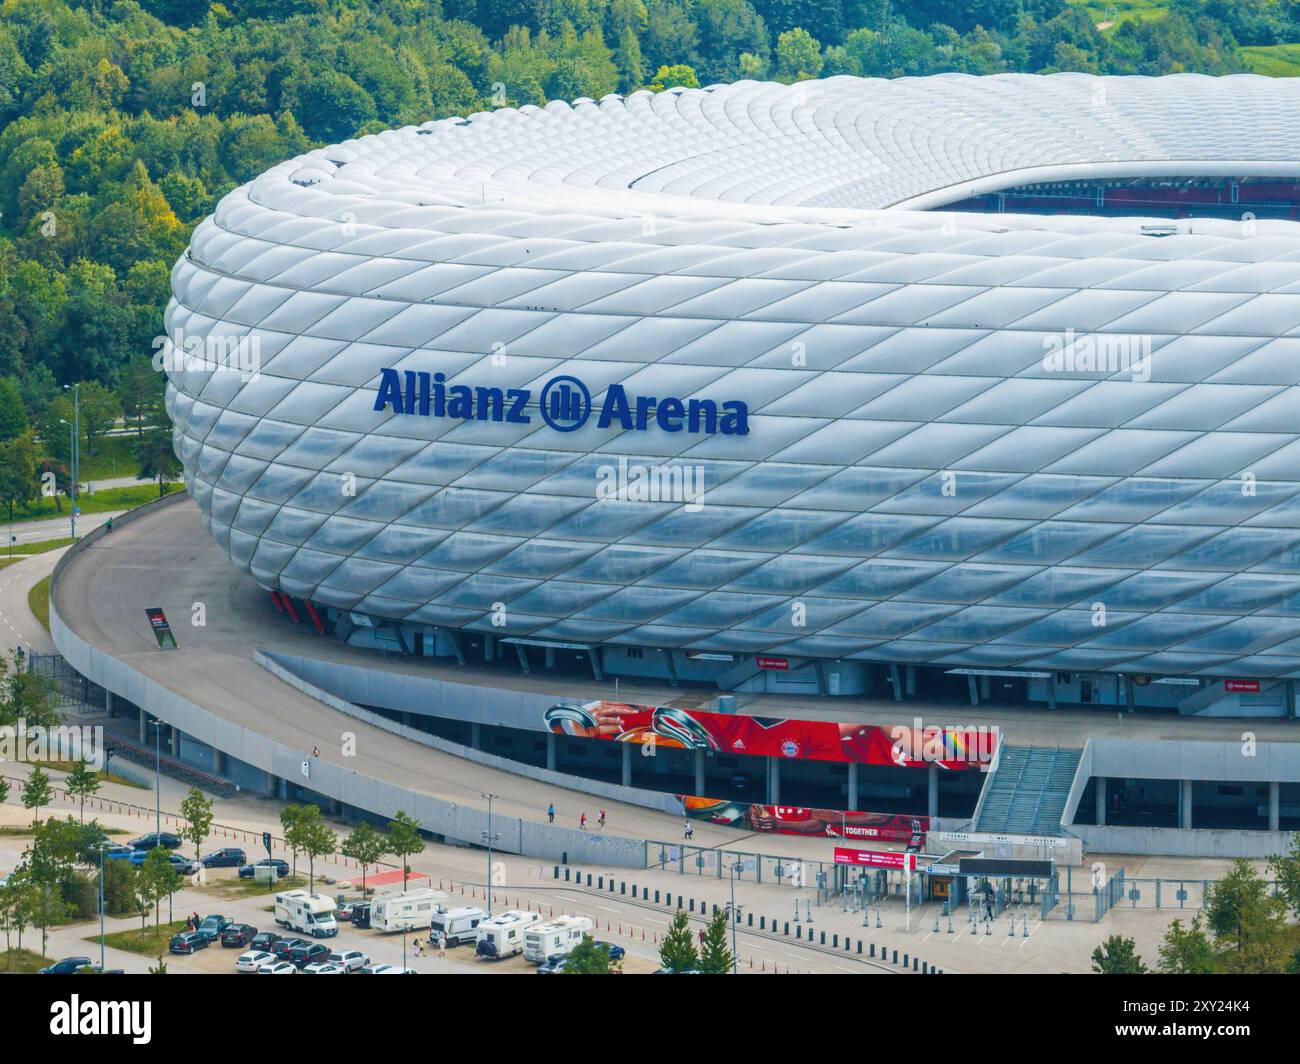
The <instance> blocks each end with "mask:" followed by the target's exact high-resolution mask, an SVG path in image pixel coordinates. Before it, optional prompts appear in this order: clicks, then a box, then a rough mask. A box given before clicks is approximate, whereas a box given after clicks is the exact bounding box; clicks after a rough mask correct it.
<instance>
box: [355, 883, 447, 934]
mask: <svg viewBox="0 0 1300 1064" xmlns="http://www.w3.org/2000/svg"><path fill="white" fill-rule="evenodd" d="M449 900H450V899H449V898H448V897H447V894H446V892H445V891H441V890H433V889H432V888H430V887H423V888H421V889H419V890H404V891H401V892H400V893H397V894H381V895H379V897H377V898H376V899H375V900H374V901H373V902H371V904H370V926H371V927H373V928H374V929H375V930H376V931H414V930H416V929H417V928H418V929H419V930H421V931H422V930H424V929H425V928H426V927H428V926H429V922H430V921H431V920H432V919H433V911H434V909H435V908H437V907H439V906H441V907H443V908H445V907H446V905H447V902H448V901H449Z"/></svg>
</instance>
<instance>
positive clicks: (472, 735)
mask: <svg viewBox="0 0 1300 1064" xmlns="http://www.w3.org/2000/svg"><path fill="white" fill-rule="evenodd" d="M469 745H470V746H472V747H473V748H474V749H475V750H482V749H483V733H482V729H481V728H480V726H479V722H478V721H476V720H472V721H470V724H469Z"/></svg>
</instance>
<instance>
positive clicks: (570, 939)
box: [524, 916, 591, 964]
mask: <svg viewBox="0 0 1300 1064" xmlns="http://www.w3.org/2000/svg"><path fill="white" fill-rule="evenodd" d="M590 933H591V921H590V920H589V919H588V918H587V917H585V916H557V917H556V918H555V919H554V920H547V921H546V923H544V924H537V925H535V926H534V927H530V928H529V929H528V930H527V931H525V932H524V960H529V961H532V962H533V963H534V964H541V963H542V961H544V960H546V958H547V957H556V956H560V957H563V956H566V955H567V954H568V953H569V952H570V951H572V949H573V947H574V946H576V945H577V944H578V943H579V942H581V941H582V936H583V935H587V934H590Z"/></svg>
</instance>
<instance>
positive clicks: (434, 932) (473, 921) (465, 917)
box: [429, 905, 487, 947]
mask: <svg viewBox="0 0 1300 1064" xmlns="http://www.w3.org/2000/svg"><path fill="white" fill-rule="evenodd" d="M486 919H487V913H485V912H484V911H483V910H482V909H475V908H474V907H473V906H468V905H466V906H462V907H461V908H459V909H443V908H437V909H434V910H433V919H432V920H430V921H429V941H430V942H436V941H437V939H438V936H439V935H446V936H447V945H448V946H449V947H451V946H459V945H460V944H461V943H462V942H473V941H474V940H475V939H477V938H478V925H479V924H481V923H482V922H483V921H484V920H486Z"/></svg>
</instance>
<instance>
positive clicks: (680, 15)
mask: <svg viewBox="0 0 1300 1064" xmlns="http://www.w3.org/2000/svg"><path fill="white" fill-rule="evenodd" d="M0 10H2V11H3V18H2V19H0V505H3V504H7V505H8V508H9V512H10V514H11V515H12V514H13V513H14V512H15V508H16V509H17V511H18V512H20V513H22V512H26V510H27V507H28V505H29V502H30V500H31V499H32V498H34V497H35V495H36V493H37V491H38V486H39V483H40V477H41V475H42V474H50V473H53V474H54V478H53V480H54V482H55V483H57V484H58V485H60V487H61V488H62V487H63V486H66V483H67V465H68V455H69V452H70V450H71V437H70V433H69V431H68V429H67V428H66V427H65V423H68V422H70V421H71V420H72V418H71V405H72V397H71V391H70V386H71V385H74V384H77V385H79V387H78V394H79V405H80V421H81V429H82V432H81V435H82V444H81V446H82V448H83V450H84V451H85V453H87V454H89V455H91V456H92V457H93V455H94V454H95V451H96V448H97V446H98V445H99V444H101V443H103V442H104V437H105V436H106V434H107V433H109V432H111V431H113V429H114V426H117V431H118V432H121V431H122V429H123V426H125V428H126V429H128V430H130V431H131V432H132V433H134V435H135V443H134V444H133V447H134V452H133V453H134V456H135V460H136V461H137V462H138V464H139V467H140V469H141V471H142V473H143V474H144V475H147V476H153V477H159V478H165V477H168V476H172V475H174V474H175V471H176V466H175V461H174V458H172V457H171V454H170V448H169V446H168V444H169V433H168V430H167V425H166V419H165V415H164V414H163V413H162V412H161V409H160V407H161V395H162V381H161V380H160V375H159V374H158V373H156V372H154V371H153V370H152V369H151V368H150V362H149V359H150V356H151V354H152V352H153V350H154V340H155V338H156V337H158V336H159V334H160V333H161V331H162V312H163V308H164V307H165V305H166V302H167V297H168V279H169V274H170V271H171V267H172V264H173V262H174V261H175V260H176V258H177V256H178V255H179V254H180V253H181V251H182V249H183V248H184V247H185V244H186V242H187V240H188V238H189V234H190V231H191V230H192V228H193V227H194V225H195V224H197V223H198V222H199V221H200V220H201V219H202V218H203V217H204V216H205V215H207V214H208V213H210V212H211V211H212V209H213V207H214V206H215V204H216V202H217V200H218V199H219V198H220V197H221V196H222V195H224V194H225V193H227V192H229V191H230V190H231V189H232V188H235V187H236V186H238V185H239V184H241V183H243V182H245V181H248V180H249V179H251V178H252V177H254V176H256V175H257V174H258V173H259V172H261V171H263V170H265V169H266V168H268V167H269V166H271V165H273V164H274V163H276V162H279V161H281V160H283V159H285V158H287V157H290V156H293V155H295V154H298V153H301V152H303V151H306V150H308V149H310V148H312V147H315V146H318V145H321V144H326V143H330V142H335V141H339V140H343V139H346V138H348V137H353V136H357V135H360V134H366V133H370V132H375V131H378V130H382V129H386V128H389V127H392V126H396V125H403V124H409V123H418V122H424V121H428V120H429V119H431V118H440V117H445V116H448V115H455V114H468V113H471V112H474V111H478V110H483V109H488V108H492V107H499V106H520V105H524V104H542V103H545V102H546V101H547V100H550V99H565V100H572V99H576V98H579V97H592V98H595V99H599V98H600V97H602V96H604V95H606V94H608V93H612V92H623V93H626V92H631V91H635V90H638V89H643V88H649V89H662V88H668V87H673V86H683V85H684V86H696V85H707V84H710V83H714V82H720V81H731V80H736V79H742V78H753V79H773V80H777V81H783V82H793V81H796V80H800V79H804V78H811V77H828V76H831V75H835V74H853V75H859V76H866V77H899V76H905V75H924V74H932V73H937V72H941V71H964V72H968V73H972V74H990V73H998V72H1003V71H1026V72H1051V71H1059V70H1079V71H1087V72H1093V73H1108V74H1166V73H1173V72H1179V71H1196V72H1201V73H1207V74H1225V73H1232V72H1235V71H1245V70H1252V69H1258V70H1260V71H1261V72H1264V73H1269V74H1277V73H1287V72H1290V71H1291V70H1292V69H1295V70H1300V65H1293V58H1294V57H1296V56H1297V52H1298V51H1300V49H1297V48H1296V46H1295V44H1294V42H1300V2H1297V0H1233V2H1229V0H1171V2H1169V3H1160V2H1157V0H1118V2H1116V3H1097V4H1083V3H1069V2H1067V0H968V2H964V3H962V2H959V3H940V2H938V0H372V2H367V0H281V2H274V3H272V2H269V0H227V2H225V3H204V2H202V0H187V2H179V0H140V2H136V0H124V2H118V3H113V2H109V0H87V2H81V3H69V2H65V0H4V2H3V4H2V5H0ZM1297 62H1300V60H1297ZM83 467H84V460H83ZM50 481H51V478H50V477H48V476H47V477H46V483H47V484H48V483H50Z"/></svg>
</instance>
